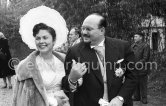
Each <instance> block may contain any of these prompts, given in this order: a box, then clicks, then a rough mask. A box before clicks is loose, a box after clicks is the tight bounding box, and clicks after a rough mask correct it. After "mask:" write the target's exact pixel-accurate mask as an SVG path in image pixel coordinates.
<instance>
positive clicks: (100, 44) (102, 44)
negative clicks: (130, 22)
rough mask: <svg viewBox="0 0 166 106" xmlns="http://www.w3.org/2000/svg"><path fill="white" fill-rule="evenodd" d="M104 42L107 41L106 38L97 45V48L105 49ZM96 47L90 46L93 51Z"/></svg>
mask: <svg viewBox="0 0 166 106" xmlns="http://www.w3.org/2000/svg"><path fill="white" fill-rule="evenodd" d="M104 41H105V38H104V39H103V40H102V41H101V42H100V43H99V44H98V45H96V46H101V47H103V46H104ZM96 46H90V47H91V49H92V48H94V47H96Z"/></svg>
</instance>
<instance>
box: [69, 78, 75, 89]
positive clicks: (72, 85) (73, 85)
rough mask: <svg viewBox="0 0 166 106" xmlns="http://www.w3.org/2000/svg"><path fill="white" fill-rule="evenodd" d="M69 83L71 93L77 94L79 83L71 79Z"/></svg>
mask: <svg viewBox="0 0 166 106" xmlns="http://www.w3.org/2000/svg"><path fill="white" fill-rule="evenodd" d="M68 82H69V87H70V91H71V92H75V91H76V90H77V82H72V81H71V80H70V79H69V78H68Z"/></svg>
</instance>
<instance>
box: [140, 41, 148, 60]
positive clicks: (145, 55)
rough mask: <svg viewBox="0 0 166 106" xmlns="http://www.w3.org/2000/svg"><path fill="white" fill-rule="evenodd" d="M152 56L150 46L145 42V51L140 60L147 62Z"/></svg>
mask: <svg viewBox="0 0 166 106" xmlns="http://www.w3.org/2000/svg"><path fill="white" fill-rule="evenodd" d="M149 57H150V46H149V45H148V44H145V46H144V51H143V58H142V59H141V60H140V62H143V63H144V62H147V61H148V60H149Z"/></svg>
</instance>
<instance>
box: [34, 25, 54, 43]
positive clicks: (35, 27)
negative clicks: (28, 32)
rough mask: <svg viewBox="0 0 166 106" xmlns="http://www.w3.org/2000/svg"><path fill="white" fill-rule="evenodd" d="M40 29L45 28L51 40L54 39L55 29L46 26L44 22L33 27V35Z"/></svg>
mask: <svg viewBox="0 0 166 106" xmlns="http://www.w3.org/2000/svg"><path fill="white" fill-rule="evenodd" d="M40 30H47V31H48V32H49V33H50V34H51V36H52V38H53V40H54V41H55V38H56V33H55V30H54V29H53V28H51V27H49V26H47V25H46V24H44V23H39V24H36V25H35V26H34V27H33V36H34V37H36V35H37V34H38V33H39V31H40Z"/></svg>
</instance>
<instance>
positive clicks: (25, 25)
mask: <svg viewBox="0 0 166 106" xmlns="http://www.w3.org/2000/svg"><path fill="white" fill-rule="evenodd" d="M39 23H44V24H46V25H47V26H49V27H52V28H53V29H54V30H55V32H56V42H55V45H54V49H55V48H57V47H59V46H61V45H62V44H63V43H64V42H66V41H67V34H68V29H67V27H66V22H65V20H64V18H63V17H62V16H61V15H60V13H59V12H58V11H56V10H54V9H51V8H49V7H46V6H39V7H36V8H33V9H31V10H29V11H28V12H27V14H25V15H24V16H23V17H22V18H21V19H20V29H19V33H20V34H21V37H22V40H23V42H25V43H26V44H27V45H28V47H29V48H30V49H37V48H36V45H35V38H34V37H33V27H34V26H35V25H36V24H39Z"/></svg>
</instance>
